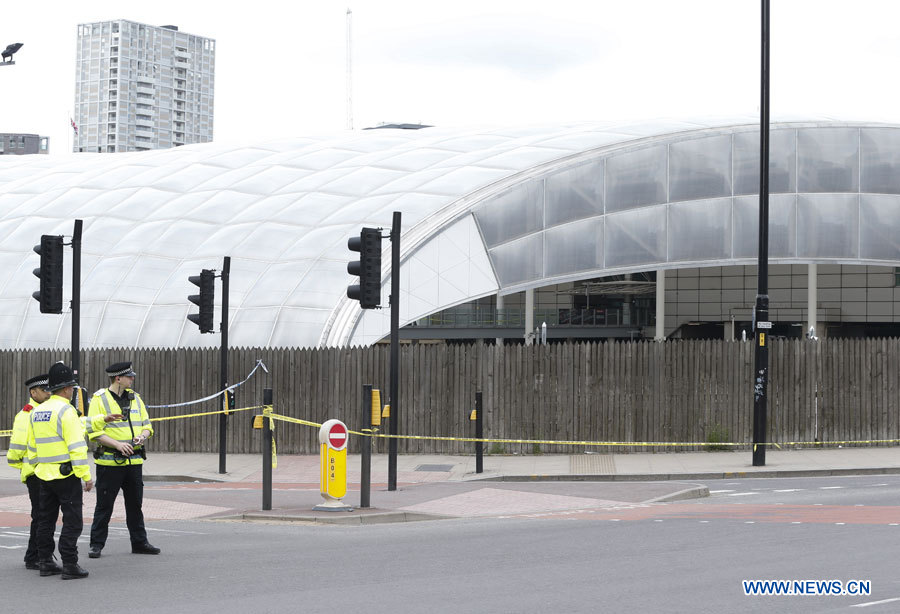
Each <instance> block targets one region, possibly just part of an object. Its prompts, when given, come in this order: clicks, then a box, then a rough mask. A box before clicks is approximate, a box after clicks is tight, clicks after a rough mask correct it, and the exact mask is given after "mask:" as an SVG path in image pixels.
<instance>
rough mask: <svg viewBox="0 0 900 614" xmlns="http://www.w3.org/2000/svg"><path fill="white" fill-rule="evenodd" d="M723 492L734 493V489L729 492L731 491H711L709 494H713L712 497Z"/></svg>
mask: <svg viewBox="0 0 900 614" xmlns="http://www.w3.org/2000/svg"><path fill="white" fill-rule="evenodd" d="M721 492H734V489H731V490H729V489H727V488H726V489H723V490H711V491H709V494H711V495H717V494H719V493H721Z"/></svg>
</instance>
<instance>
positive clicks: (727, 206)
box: [668, 198, 731, 261]
mask: <svg viewBox="0 0 900 614" xmlns="http://www.w3.org/2000/svg"><path fill="white" fill-rule="evenodd" d="M668 234H669V239H668V242H669V260H670V261H678V260H708V259H710V258H730V257H731V199H730V198H716V199H713V200H701V201H695V202H689V203H676V204H672V205H669V228H668Z"/></svg>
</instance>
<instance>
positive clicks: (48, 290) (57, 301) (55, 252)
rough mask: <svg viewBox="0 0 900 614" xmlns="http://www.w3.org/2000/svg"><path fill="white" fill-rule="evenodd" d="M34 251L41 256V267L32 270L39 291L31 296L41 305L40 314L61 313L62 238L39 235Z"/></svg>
mask: <svg viewBox="0 0 900 614" xmlns="http://www.w3.org/2000/svg"><path fill="white" fill-rule="evenodd" d="M34 251H35V252H37V253H38V254H40V255H41V266H40V268H37V269H34V275H35V277H37V278H38V279H40V280H41V289H40V290H39V291H37V292H34V293H32V295H31V296H33V297H34V298H35V300H36V301H37V302H39V303H40V304H41V313H62V291H63V238H62V237H61V236H54V235H41V244H40V245H35V246H34Z"/></svg>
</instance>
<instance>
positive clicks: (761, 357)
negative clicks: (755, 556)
mask: <svg viewBox="0 0 900 614" xmlns="http://www.w3.org/2000/svg"><path fill="white" fill-rule="evenodd" d="M761 29H762V58H761V65H762V66H761V71H760V72H761V75H762V83H761V87H760V89H761V101H760V121H759V254H758V256H759V264H758V282H757V290H756V311H755V312H754V318H753V321H754V324H755V327H756V331H755V332H756V345H755V347H756V352H755V369H754V378H753V379H754V382H753V384H754V387H753V466H754V467H762V466H764V465H765V464H766V412H767V395H768V387H769V340H768V339H767V337H768V335H769V331H770V330H771V328H767V327H763V325H762V323H763V322H765V323H766V325H770V324H769V0H762V28H761Z"/></svg>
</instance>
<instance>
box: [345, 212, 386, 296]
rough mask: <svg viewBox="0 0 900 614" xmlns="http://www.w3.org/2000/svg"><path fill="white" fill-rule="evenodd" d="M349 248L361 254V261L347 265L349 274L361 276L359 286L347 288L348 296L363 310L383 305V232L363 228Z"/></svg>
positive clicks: (348, 243)
mask: <svg viewBox="0 0 900 614" xmlns="http://www.w3.org/2000/svg"><path fill="white" fill-rule="evenodd" d="M347 247H348V248H350V250H351V251H354V252H359V260H354V261H353V262H350V263H348V264H347V272H348V273H350V274H351V275H358V276H359V284H354V285H352V286H347V296H348V297H349V298H352V299H353V300H355V301H359V306H360V307H362V308H363V309H374V308H376V307H378V306H379V305H380V303H381V230H380V229H378V228H363V229H362V232H360V233H359V236H358V237H350V239H349V240H348V241H347Z"/></svg>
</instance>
